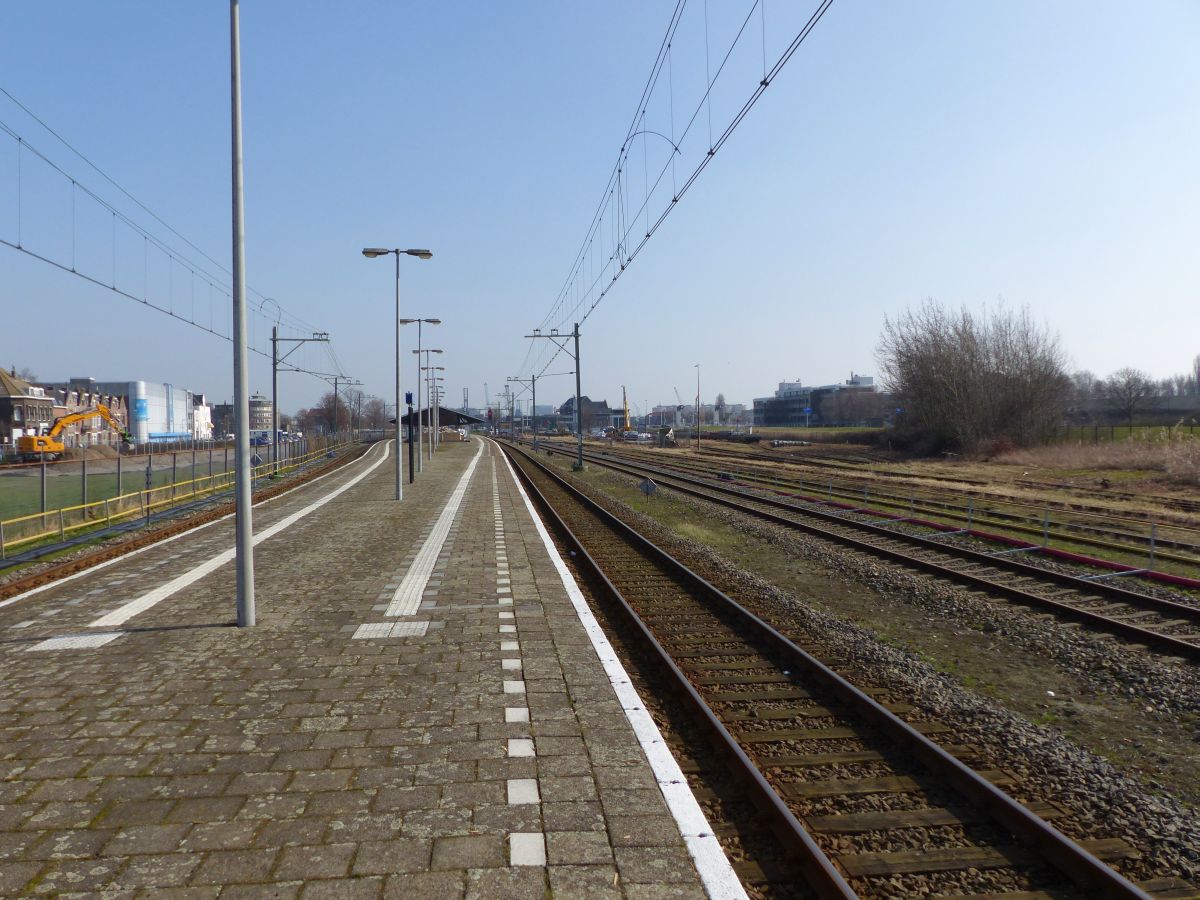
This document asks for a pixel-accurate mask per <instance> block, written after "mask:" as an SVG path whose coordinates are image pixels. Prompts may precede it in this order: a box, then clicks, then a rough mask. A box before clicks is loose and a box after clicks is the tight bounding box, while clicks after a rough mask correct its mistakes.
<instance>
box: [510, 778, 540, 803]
mask: <svg viewBox="0 0 1200 900" xmlns="http://www.w3.org/2000/svg"><path fill="white" fill-rule="evenodd" d="M508 802H509V804H510V805H513V806H515V805H517V804H518V803H541V802H542V797H541V795H540V794H539V793H538V783H537V779H536V778H510V779H508Z"/></svg>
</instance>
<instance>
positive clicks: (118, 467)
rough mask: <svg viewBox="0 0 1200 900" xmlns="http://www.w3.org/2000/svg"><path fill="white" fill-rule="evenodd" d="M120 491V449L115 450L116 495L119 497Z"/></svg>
mask: <svg viewBox="0 0 1200 900" xmlns="http://www.w3.org/2000/svg"><path fill="white" fill-rule="evenodd" d="M121 493H122V489H121V451H120V450H117V496H118V497H120V496H121Z"/></svg>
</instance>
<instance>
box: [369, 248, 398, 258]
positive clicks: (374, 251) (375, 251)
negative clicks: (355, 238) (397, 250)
mask: <svg viewBox="0 0 1200 900" xmlns="http://www.w3.org/2000/svg"><path fill="white" fill-rule="evenodd" d="M391 252H392V251H391V250H387V249H385V248H383V247H363V256H365V257H367V258H368V259H374V258H375V257H376V256H387V255H388V254H389V253H391Z"/></svg>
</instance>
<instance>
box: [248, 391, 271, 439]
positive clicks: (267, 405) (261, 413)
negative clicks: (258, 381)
mask: <svg viewBox="0 0 1200 900" xmlns="http://www.w3.org/2000/svg"><path fill="white" fill-rule="evenodd" d="M274 410H275V407H274V404H272V403H271V401H270V400H269V399H267V398H266V397H264V396H263V395H262V394H255V395H254V396H253V397H251V398H250V430H251V431H270V430H271V429H273V428H274V427H275V418H274Z"/></svg>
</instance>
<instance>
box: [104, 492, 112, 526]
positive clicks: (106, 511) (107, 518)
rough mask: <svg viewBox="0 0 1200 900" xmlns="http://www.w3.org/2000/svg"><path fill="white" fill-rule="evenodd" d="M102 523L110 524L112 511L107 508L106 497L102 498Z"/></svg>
mask: <svg viewBox="0 0 1200 900" xmlns="http://www.w3.org/2000/svg"><path fill="white" fill-rule="evenodd" d="M104 524H105V525H111V524H112V511H111V510H110V509H109V508H108V498H107V497H105V498H104Z"/></svg>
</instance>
